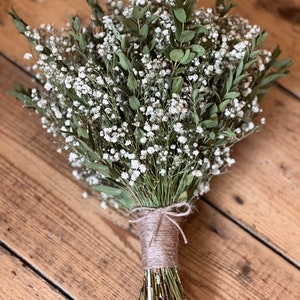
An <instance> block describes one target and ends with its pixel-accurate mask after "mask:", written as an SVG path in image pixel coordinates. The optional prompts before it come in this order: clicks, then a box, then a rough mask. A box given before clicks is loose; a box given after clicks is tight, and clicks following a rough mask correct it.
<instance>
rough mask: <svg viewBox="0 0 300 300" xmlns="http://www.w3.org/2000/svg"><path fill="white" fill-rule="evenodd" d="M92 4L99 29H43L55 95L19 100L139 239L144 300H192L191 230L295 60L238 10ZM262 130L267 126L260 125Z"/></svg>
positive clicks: (26, 95)
mask: <svg viewBox="0 0 300 300" xmlns="http://www.w3.org/2000/svg"><path fill="white" fill-rule="evenodd" d="M196 2H197V1H196V0H185V1H183V0H152V1H147V0H130V3H129V5H128V6H126V5H124V3H123V2H122V1H118V0H116V1H108V2H107V6H106V9H105V11H104V10H102V8H101V7H100V5H99V4H98V2H97V0H87V3H88V5H89V6H90V8H91V14H92V18H91V23H90V24H89V25H88V26H83V25H82V24H81V21H80V18H79V17H78V16H74V17H72V18H71V19H70V22H69V23H68V24H67V26H66V28H65V29H63V30H57V29H55V28H54V27H53V26H50V25H41V26H40V27H39V28H34V29H32V28H31V27H30V26H28V25H27V24H26V23H25V22H24V21H23V20H22V19H21V18H20V17H19V16H18V15H17V14H16V12H15V11H12V12H10V14H11V16H12V18H13V21H14V23H15V25H16V27H17V28H18V30H19V31H20V32H21V33H22V34H23V35H24V36H25V37H26V38H27V39H28V41H29V42H30V43H31V44H32V45H33V50H34V51H33V53H27V54H25V58H26V59H30V60H32V70H33V71H35V73H36V79H37V81H38V82H39V83H40V84H41V85H42V86H43V88H40V87H37V88H33V89H26V88H24V87H23V86H16V88H15V90H14V91H12V94H13V95H14V96H15V97H16V98H17V99H19V100H20V101H22V102H23V103H24V105H25V106H26V107H29V108H31V109H33V110H34V111H36V112H37V113H39V114H41V116H42V117H41V122H42V126H43V127H44V128H47V130H48V131H49V132H52V133H53V135H54V136H55V137H56V138H57V139H58V140H59V141H60V142H61V145H62V148H63V149H64V150H65V151H67V152H68V155H69V161H70V163H71V165H72V166H73V167H74V175H75V176H76V177H77V178H78V179H80V180H84V181H86V182H87V183H88V184H89V185H90V186H91V188H92V189H93V190H94V191H96V192H98V193H100V194H101V197H102V200H103V201H106V202H107V203H108V204H109V205H112V206H114V207H115V208H116V209H120V210H123V211H126V212H128V215H129V221H130V222H132V223H135V224H136V225H137V227H138V232H139V238H140V242H141V248H142V250H141V252H142V265H143V269H144V279H143V286H142V289H141V293H140V295H139V298H138V299H141V300H142V299H148V300H150V299H176V300H181V299H184V292H183V288H182V285H181V283H180V278H179V275H178V270H177V248H178V240H179V237H180V236H181V237H182V238H183V240H184V241H185V242H186V238H185V235H184V232H183V230H182V229H181V225H180V224H181V221H182V220H183V219H185V218H186V217H187V216H188V215H189V214H191V213H192V212H193V210H194V205H195V202H196V200H197V199H198V198H199V197H200V196H201V195H203V194H204V193H206V192H207V191H208V190H209V182H210V180H211V178H212V177H213V176H214V175H218V174H221V173H224V172H225V171H226V170H227V168H228V167H230V166H231V165H232V164H233V163H234V159H233V158H231V152H232V151H231V150H232V147H233V146H234V145H235V144H236V143H237V142H238V141H240V140H242V139H244V138H245V137H246V136H248V135H249V134H251V133H253V132H255V131H256V130H257V129H258V128H259V127H260V124H261V123H264V122H265V120H264V119H263V118H262V119H260V120H257V118H255V116H256V115H257V114H258V113H259V112H261V107H260V101H261V99H262V96H263V95H264V94H265V93H266V91H267V89H268V88H269V86H270V85H271V84H272V83H274V82H275V81H276V80H278V79H279V78H281V77H282V76H284V75H285V74H287V72H288V67H289V65H290V60H289V59H284V60H278V56H279V54H280V50H279V48H278V47H277V48H276V49H274V50H273V51H270V50H268V49H264V48H263V47H262V46H263V44H264V41H265V38H266V36H267V34H266V33H265V32H264V31H263V30H262V29H261V28H260V27H258V26H256V25H254V26H252V25H250V24H249V23H248V21H247V20H245V19H242V18H240V17H238V16H234V15H229V14H228V12H229V11H230V9H231V8H232V7H233V6H234V4H233V3H231V1H226V0H217V1H216V6H215V8H208V9H204V8H201V9H196V8H195V6H196ZM254 118H255V119H254Z"/></svg>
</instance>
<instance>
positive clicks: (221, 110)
mask: <svg viewBox="0 0 300 300" xmlns="http://www.w3.org/2000/svg"><path fill="white" fill-rule="evenodd" d="M230 102H231V99H227V100H225V101H223V102H221V103H220V104H219V106H218V110H219V112H223V111H225V109H226V107H227V106H228V104H229V103H230Z"/></svg>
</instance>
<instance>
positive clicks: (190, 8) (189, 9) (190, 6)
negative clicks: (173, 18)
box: [184, 0, 197, 20]
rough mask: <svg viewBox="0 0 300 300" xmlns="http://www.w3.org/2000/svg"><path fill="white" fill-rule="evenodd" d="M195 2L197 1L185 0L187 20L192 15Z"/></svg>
mask: <svg viewBox="0 0 300 300" xmlns="http://www.w3.org/2000/svg"><path fill="white" fill-rule="evenodd" d="M196 3H197V0H189V1H186V2H185V4H184V10H185V12H186V18H187V20H189V19H190V18H191V17H192V15H193V12H194V9H195V5H196Z"/></svg>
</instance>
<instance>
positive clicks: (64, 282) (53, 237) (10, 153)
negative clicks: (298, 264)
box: [0, 59, 300, 300]
mask: <svg viewBox="0 0 300 300" xmlns="http://www.w3.org/2000/svg"><path fill="white" fill-rule="evenodd" d="M4 70H6V71H7V72H8V73H5V76H2V74H1V76H0V78H4V77H5V78H7V79H6V80H5V81H4V82H3V81H1V88H2V89H3V90H7V88H8V86H9V85H10V84H11V83H12V82H14V81H15V78H16V76H17V77H20V78H21V77H22V78H23V81H25V80H28V78H27V79H26V76H25V75H24V74H21V73H20V72H19V71H18V70H17V69H16V68H15V67H13V66H11V65H10V64H8V63H7V62H5V61H3V59H2V61H1V72H4ZM6 71H5V72H6ZM9 74H10V76H9ZM20 107H21V106H20V103H18V102H17V101H16V100H14V99H12V98H11V97H10V96H8V95H7V94H4V96H3V100H2V105H1V106H0V116H1V118H0V208H1V209H0V240H2V241H4V242H5V243H6V244H7V245H8V246H9V247H10V248H12V249H14V250H15V251H16V252H17V253H19V254H20V255H21V256H22V257H23V258H24V259H26V260H27V261H28V262H29V263H30V264H32V265H34V266H35V268H36V269H38V270H39V271H40V272H41V273H43V274H46V275H47V277H48V278H49V279H50V280H52V281H53V282H54V283H55V284H57V285H58V286H60V287H61V288H62V289H64V290H66V291H67V292H68V293H69V294H70V295H72V296H73V297H74V298H76V299H99V298H101V299H112V298H116V299H135V298H136V295H137V293H138V289H139V287H140V284H139V282H140V276H141V271H140V269H139V268H140V261H139V245H138V241H137V239H136V236H135V235H133V234H132V233H131V229H130V228H129V227H128V225H125V224H127V222H126V220H125V218H124V217H122V216H120V215H118V214H117V213H116V212H113V213H111V214H109V215H107V216H106V217H103V215H102V211H103V210H101V209H99V204H98V203H97V200H96V199H94V198H91V199H89V200H84V199H81V194H82V191H83V189H82V188H81V187H80V186H79V185H78V184H77V182H75V181H74V180H72V179H71V178H69V177H67V176H66V175H65V170H64V168H67V166H65V167H63V165H62V164H57V163H55V162H53V161H54V160H56V159H58V160H61V159H62V158H61V157H60V156H59V155H57V154H56V153H55V152H53V151H52V150H53V149H52V147H53V145H52V142H51V140H50V139H48V144H47V143H46V141H44V137H43V138H42V137H41V136H42V135H44V134H45V133H43V132H42V131H38V129H36V128H40V124H39V122H38V120H37V118H34V117H33V116H30V115H28V113H27V111H26V110H25V109H23V110H21V109H20ZM7 115H9V118H10V119H9V120H10V122H8V123H7V122H6V121H7V119H4V118H2V116H7ZM20 120H22V124H23V127H17V130H18V131H20V132H19V133H17V132H16V131H15V124H18V123H20ZM39 130H40V129H39ZM23 136H25V138H26V139H27V141H28V143H30V144H31V147H34V144H35V145H37V144H39V143H40V145H39V146H36V147H38V148H40V149H43V154H42V155H41V154H39V155H38V154H37V152H34V151H32V150H31V149H30V148H28V147H27V146H26V144H27V143H26V144H24V141H23ZM47 137H48V136H47ZM43 143H44V145H43ZM49 157H50V158H51V159H52V163H51V159H50V161H49V160H48V159H49ZM216 189H218V187H216ZM111 218H115V219H117V220H119V221H118V222H119V224H121V225H122V224H123V225H122V226H123V228H126V230H124V229H121V227H120V226H116V225H114V223H113V222H111ZM273 221H274V223H275V222H276V220H273ZM114 222H115V221H114ZM288 226H289V225H286V227H288ZM184 229H185V232H186V234H187V237H188V239H189V244H188V246H187V247H183V246H181V249H180V250H181V255H180V261H181V264H180V268H181V273H182V275H183V283H184V285H185V288H186V292H187V297H188V299H199V298H200V299H203V300H206V299H207V300H210V299H254V300H255V299H278V300H279V299H291V300H293V299H295V300H296V299H298V298H299V297H300V295H299V291H300V282H299V280H300V279H299V272H298V270H297V269H296V268H295V267H293V266H292V265H290V264H289V263H288V262H287V261H285V260H283V259H282V258H281V257H280V256H278V255H276V254H275V253H274V252H272V251H270V250H269V249H267V248H266V247H265V246H264V245H262V244H261V243H259V242H258V241H256V240H255V239H253V237H252V236H250V235H248V234H247V233H245V232H244V231H243V230H242V229H241V228H239V227H238V226H236V225H234V224H232V222H230V221H228V220H226V218H224V217H223V216H222V215H220V214H219V213H217V212H216V211H215V210H213V209H212V208H210V207H209V206H207V205H206V204H205V203H201V202H200V203H199V213H197V214H195V215H194V216H193V217H191V219H190V220H189V222H186V224H185V226H184ZM127 274H130V276H128V275H127Z"/></svg>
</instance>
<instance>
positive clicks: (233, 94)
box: [224, 92, 241, 99]
mask: <svg viewBox="0 0 300 300" xmlns="http://www.w3.org/2000/svg"><path fill="white" fill-rule="evenodd" d="M240 94H241V93H240V92H229V93H226V94H225V96H224V99H234V98H237V97H239V96H240Z"/></svg>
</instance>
